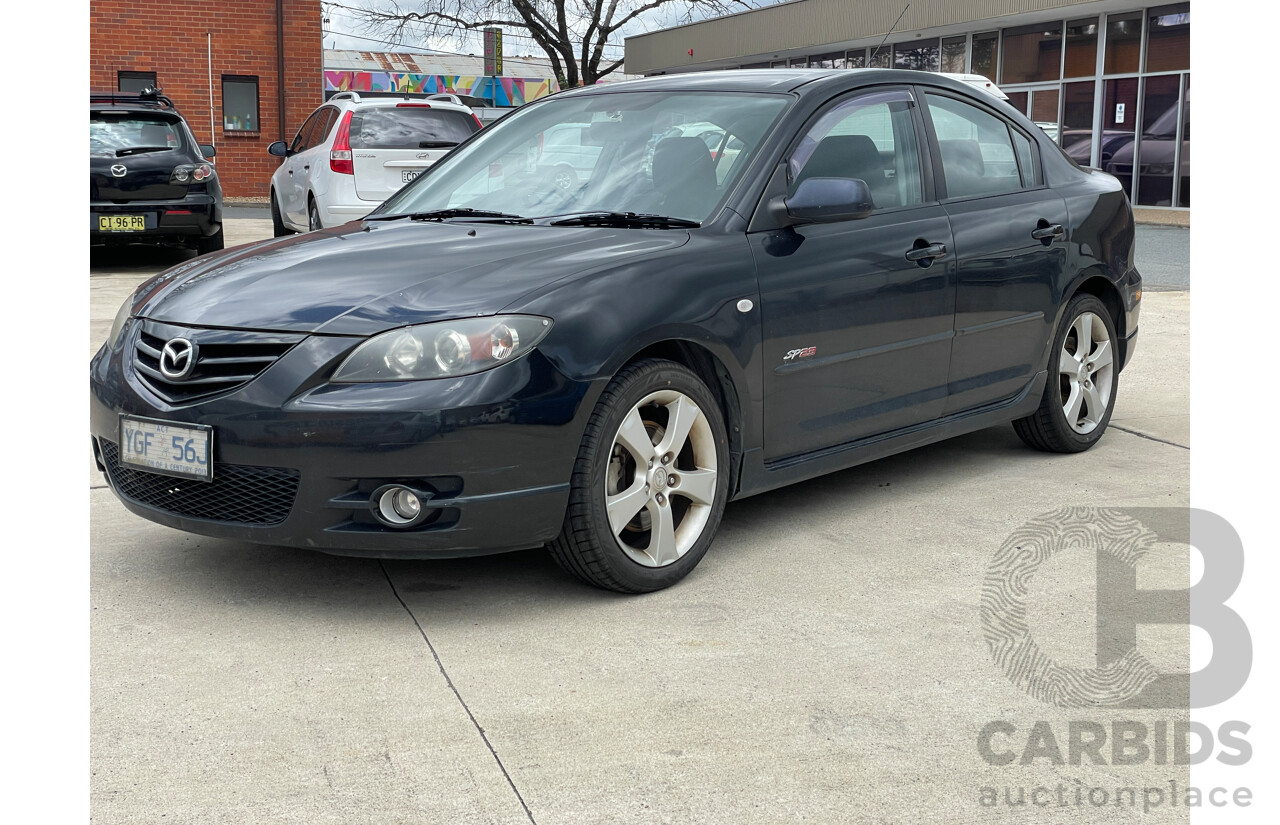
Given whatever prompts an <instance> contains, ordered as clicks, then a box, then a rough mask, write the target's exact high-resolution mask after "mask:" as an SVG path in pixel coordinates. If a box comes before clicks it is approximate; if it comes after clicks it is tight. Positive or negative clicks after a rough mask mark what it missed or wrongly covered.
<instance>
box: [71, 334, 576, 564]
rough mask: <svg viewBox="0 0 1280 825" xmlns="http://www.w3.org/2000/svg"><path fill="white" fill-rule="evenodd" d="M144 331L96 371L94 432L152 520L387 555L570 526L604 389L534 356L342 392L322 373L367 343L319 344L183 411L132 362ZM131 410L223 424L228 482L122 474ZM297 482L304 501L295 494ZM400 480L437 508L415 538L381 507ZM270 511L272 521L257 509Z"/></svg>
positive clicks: (103, 454)
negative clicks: (579, 459)
mask: <svg viewBox="0 0 1280 825" xmlns="http://www.w3.org/2000/svg"><path fill="white" fill-rule="evenodd" d="M132 323H133V324H134V325H136V324H137V322H136V321H134V322H132ZM133 334H136V331H134V332H132V333H130V334H126V336H125V340H126V344H125V346H123V347H122V348H121V350H119V351H115V352H112V351H110V350H109V349H108V348H107V347H103V349H102V350H101V351H99V353H98V355H97V356H96V357H95V358H94V360H93V362H92V364H91V379H90V428H91V433H92V436H93V447H94V454H95V457H96V458H97V460H98V463H99V468H100V469H102V470H103V471H104V474H105V475H106V477H107V481H108V483H109V484H110V485H111V488H112V490H113V491H114V492H115V493H116V495H117V497H119V498H120V500H121V502H122V503H123V504H124V505H125V507H126V508H128V509H129V510H131V511H132V512H134V513H136V514H138V515H140V516H142V517H144V518H147V519H150V520H151V521H155V522H158V523H160V524H165V525H168V526H170V527H175V528H177V529H180V530H185V531H188V532H192V533H198V534H202V535H207V536H215V537H219V538H226V539H234V540H239V541H248V542H256V543H262V544H276V545H286V546H292V547H303V548H312V549H316V550H322V551H325V552H331V553H337V554H341V555H360V556H376V557H384V558H430V557H434V558H448V557H455V556H470V555H483V554H487V553H496V552H503V551H507V550H517V549H523V548H529V547H537V546H541V545H543V544H545V543H546V542H548V541H550V540H551V539H553V538H555V536H556V535H558V534H559V532H560V528H561V525H562V522H563V520H564V513H565V507H566V504H567V501H568V493H569V479H570V476H571V473H572V468H573V463H574V460H575V458H576V455H577V451H578V446H579V444H580V441H581V437H582V433H583V431H584V430H585V426H586V420H585V419H586V416H587V415H588V414H589V412H590V404H589V403H588V401H589V398H588V397H589V395H590V394H591V387H590V385H587V384H582V383H579V382H575V381H571V380H569V379H567V378H565V377H564V376H563V375H562V374H561V373H560V372H559V371H558V370H556V369H555V367H554V366H553V365H552V364H551V363H550V362H549V361H547V359H545V358H544V357H543V356H542V355H541V354H540V353H539V352H538V351H536V350H535V351H534V352H532V353H530V354H529V355H528V356H525V357H524V358H521V359H519V360H518V361H515V362H513V363H511V364H507V365H504V366H502V367H499V368H497V369H493V370H490V371H488V372H484V373H480V374H478V375H472V376H467V377H464V378H459V379H453V380H437V381H415V382H403V383H383V384H350V385H333V384H326V383H323V381H322V380H317V379H319V378H321V377H322V376H324V375H327V374H329V373H330V372H331V371H332V369H333V368H334V367H335V366H336V365H337V364H338V363H340V362H341V359H342V358H344V357H345V355H346V354H347V353H348V352H350V350H351V349H352V348H353V347H354V346H355V345H356V344H357V343H358V342H359V341H360V340H362V339H355V338H338V337H323V336H311V337H309V338H306V339H304V340H303V341H302V342H301V343H299V344H297V345H296V346H294V347H293V349H291V350H290V351H289V352H287V353H286V354H285V355H283V356H282V357H280V359H279V360H278V361H276V362H275V363H274V364H272V365H271V366H270V367H268V368H267V369H266V370H265V371H264V372H262V373H261V374H260V375H259V376H258V377H257V378H255V379H253V380H252V381H250V382H249V383H247V384H245V385H243V386H242V387H240V388H239V389H236V390H234V391H232V392H230V393H227V394H224V395H221V396H218V397H216V398H212V399H210V400H207V401H202V402H197V403H193V404H190V405H187V406H171V405H169V404H167V403H165V402H164V401H163V400H162V399H160V398H158V397H157V396H154V395H153V394H151V393H150V392H149V391H148V389H147V388H146V386H145V385H143V384H141V383H139V382H138V381H137V379H136V377H135V376H134V375H132V374H131V371H132V366H131V364H129V363H126V362H127V361H128V360H129V359H125V358H124V357H123V353H125V352H128V351H129V344H128V342H129V341H130V340H131V338H132V335H133ZM121 414H131V415H138V416H144V417H147V418H153V419H164V420H168V421H173V422H177V423H188V424H205V425H209V426H212V427H213V431H214V436H213V448H212V450H213V452H212V456H211V458H212V460H213V462H214V476H215V481H214V482H212V483H210V482H201V481H188V480H185V479H181V480H175V479H171V478H169V477H159V476H154V475H153V474H150V473H144V472H141V471H138V470H136V469H133V468H123V469H122V468H121V466H120V465H119V463H118V461H116V460H115V458H114V456H115V454H116V453H117V451H118V441H119V436H118V431H119V430H118V428H119V417H120V415H121ZM140 476H141V477H143V478H141V479H140V478H139V477H140ZM267 476H270V478H266V477H267ZM264 478H266V480H262V479H264ZM289 478H293V479H294V481H293V482H292V490H296V492H291V491H290V490H288V489H286V488H288V487H289V486H290V482H289ZM387 483H402V484H405V485H406V486H410V487H412V488H413V489H416V490H421V491H423V492H425V493H427V494H429V495H430V497H429V498H428V500H427V501H426V506H427V507H428V508H429V509H431V510H432V511H434V512H433V513H432V514H431V515H430V517H429V518H428V519H427V521H426V522H425V523H423V524H420V525H417V526H414V527H411V528H407V529H397V528H392V527H388V526H386V525H384V524H382V523H381V522H379V521H378V520H377V519H376V518H375V517H374V514H373V509H374V508H373V506H372V504H371V500H370V498H371V495H372V493H373V491H374V490H375V489H377V488H379V487H381V486H383V485H384V484H387ZM193 497H194V499H193ZM271 497H274V498H272V501H265V499H267V498H271ZM281 497H285V498H281ZM193 500H196V501H198V502H199V503H198V504H197V505H192V504H191V502H192V501H193ZM211 500H216V501H215V503H216V506H213V507H212V509H210V507H209V506H206V504H207V503H208V502H209V501H211ZM257 505H265V506H264V508H257ZM274 505H280V506H278V507H276V509H275V510H274V511H271V506H274ZM259 509H261V510H263V511H264V512H267V511H271V512H274V513H275V514H274V515H272V514H271V512H267V514H266V515H252V516H246V515H244V514H245V513H249V512H250V511H253V512H255V513H256V512H257V511H258V510H259ZM246 519H249V521H246ZM250 522H252V523H250Z"/></svg>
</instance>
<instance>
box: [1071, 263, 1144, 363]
mask: <svg viewBox="0 0 1280 825" xmlns="http://www.w3.org/2000/svg"><path fill="white" fill-rule="evenodd" d="M1082 293H1083V294H1087V295H1093V296H1094V297H1096V298H1097V299H1098V300H1100V301H1102V305H1103V306H1105V307H1106V308H1107V314H1109V315H1110V316H1111V322H1112V324H1113V325H1114V326H1115V328H1116V349H1118V350H1119V355H1120V363H1121V364H1124V363H1125V362H1126V361H1127V359H1126V358H1125V355H1126V353H1125V352H1124V348H1125V347H1126V346H1127V345H1128V338H1127V336H1128V334H1129V331H1128V330H1127V329H1126V328H1125V327H1126V322H1125V318H1126V316H1125V311H1124V300H1123V299H1122V298H1121V296H1120V288H1119V287H1118V286H1116V284H1115V282H1114V281H1112V280H1111V279H1110V278H1108V277H1106V276H1105V275H1103V274H1101V273H1100V272H1098V271H1097V270H1094V271H1092V272H1088V273H1085V274H1084V275H1083V277H1082V280H1081V281H1080V282H1079V283H1078V284H1076V287H1075V289H1073V290H1071V293H1070V294H1069V295H1068V296H1067V298H1066V300H1065V301H1063V303H1062V305H1063V308H1064V309H1065V308H1066V305H1067V304H1068V303H1070V302H1071V299H1072V298H1075V297H1076V296H1077V295H1080V294H1082ZM1054 328H1055V329H1056V328H1057V326H1056V325H1055V327H1054ZM1121 369H1123V367H1121Z"/></svg>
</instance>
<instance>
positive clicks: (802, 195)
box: [769, 178, 876, 226]
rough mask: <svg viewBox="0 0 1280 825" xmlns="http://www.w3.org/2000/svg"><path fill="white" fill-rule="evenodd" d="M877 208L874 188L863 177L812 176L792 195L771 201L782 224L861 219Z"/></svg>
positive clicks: (774, 211) (801, 183)
mask: <svg viewBox="0 0 1280 825" xmlns="http://www.w3.org/2000/svg"><path fill="white" fill-rule="evenodd" d="M875 208H876V205H875V202H874V201H873V200H872V199H871V190H870V189H869V188H867V182H866V181H864V180H861V179H860V178H808V179H807V180H803V181H801V182H800V185H799V186H798V187H796V191H795V192H794V193H793V194H792V195H791V196H790V197H785V196H783V197H777V198H774V199H773V201H772V202H770V204H769V211H770V213H772V214H773V215H774V217H775V218H777V219H778V222H779V223H780V224H781V225H782V226H794V225H796V224H803V223H835V222H836V221H849V220H857V219H859V218H865V217H867V216H868V215H870V214H871V213H872V212H874V211H875Z"/></svg>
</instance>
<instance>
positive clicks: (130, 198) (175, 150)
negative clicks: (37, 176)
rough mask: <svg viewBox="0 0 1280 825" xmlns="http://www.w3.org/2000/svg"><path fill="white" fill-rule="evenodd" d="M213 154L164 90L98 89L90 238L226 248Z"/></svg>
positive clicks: (93, 111) (92, 106) (93, 112)
mask: <svg viewBox="0 0 1280 825" xmlns="http://www.w3.org/2000/svg"><path fill="white" fill-rule="evenodd" d="M213 156H214V148H213V147H212V146H201V145H200V144H198V143H196V139H195V137H194V136H193V135H192V134H191V129H190V127H189V126H188V125H187V122H186V121H185V120H184V119H183V117H182V115H181V114H179V113H178V110H177V109H176V108H175V107H174V105H173V101H172V100H170V99H169V98H168V97H165V96H164V95H162V94H160V93H159V91H157V90H155V89H146V90H143V91H142V92H140V93H138V94H126V93H116V92H107V93H92V94H90V96H89V242H90V243H91V244H124V243H177V244H182V245H185V246H189V247H191V248H193V249H195V250H196V251H197V252H199V253H201V254H204V253H206V252H214V251H216V250H219V249H222V248H223V235H222V187H221V185H220V184H219V183H218V174H217V171H216V170H215V169H214V166H213V164H212V163H210V160H209V159H210V158H212V157H213Z"/></svg>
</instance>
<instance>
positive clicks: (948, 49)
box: [942, 37, 964, 74]
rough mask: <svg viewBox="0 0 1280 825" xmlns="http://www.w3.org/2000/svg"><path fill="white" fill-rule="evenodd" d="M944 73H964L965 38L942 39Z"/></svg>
mask: <svg viewBox="0 0 1280 825" xmlns="http://www.w3.org/2000/svg"><path fill="white" fill-rule="evenodd" d="M942 71H944V72H952V73H955V74H961V73H963V72H964V38H963V37H944V38H942Z"/></svg>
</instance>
